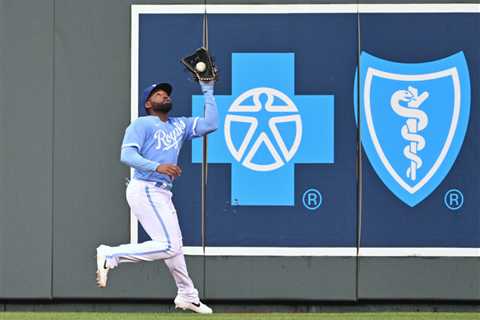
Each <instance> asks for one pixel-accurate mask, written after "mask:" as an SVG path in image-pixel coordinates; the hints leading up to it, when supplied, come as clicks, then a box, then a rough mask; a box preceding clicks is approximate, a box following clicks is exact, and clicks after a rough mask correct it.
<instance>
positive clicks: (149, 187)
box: [97, 81, 218, 313]
mask: <svg viewBox="0 0 480 320" xmlns="http://www.w3.org/2000/svg"><path fill="white" fill-rule="evenodd" d="M213 84H214V82H213V81H210V82H204V81H200V86H201V89H202V92H203V95H204V99H205V114H204V117H203V118H201V117H195V118H192V117H190V118H187V117H169V115H168V113H169V112H170V110H171V108H172V100H171V98H170V95H171V93H172V86H171V85H170V84H168V83H160V84H152V85H150V86H149V87H147V88H146V89H145V90H144V91H143V95H142V104H143V105H144V106H145V109H146V110H147V113H148V114H149V115H148V116H145V117H140V118H138V119H136V120H135V121H133V122H132V123H131V124H130V125H129V126H128V128H127V129H126V131H125V136H124V138H123V143H122V150H121V161H122V162H123V163H125V164H126V165H128V166H130V167H132V168H134V175H133V178H132V180H131V181H130V183H129V184H128V187H127V191H126V195H127V202H128V204H129V206H130V208H131V210H132V212H133V214H135V216H136V217H137V219H138V221H139V222H140V223H141V224H142V226H143V228H144V229H145V231H146V232H147V234H148V235H149V236H150V238H151V239H152V240H151V241H146V242H143V243H138V244H123V245H120V246H116V247H113V246H106V245H100V246H99V247H98V248H97V285H98V286H99V287H101V288H104V287H106V285H107V274H108V271H109V270H110V269H113V268H116V267H117V266H118V265H119V264H120V263H124V262H139V261H154V260H163V261H165V264H166V265H167V267H168V269H169V271H170V273H171V274H172V276H173V278H174V280H175V284H176V286H177V289H178V290H177V296H176V298H175V300H174V302H175V307H176V308H181V309H183V310H185V309H190V310H192V311H194V312H198V313H212V309H211V308H209V307H208V306H206V305H205V304H203V303H202V302H201V301H200V300H199V298H198V291H197V289H195V287H194V285H193V282H192V280H191V279H190V277H189V275H188V272H187V266H186V264H185V257H184V255H183V251H182V246H183V244H182V232H181V230H180V226H179V224H178V218H177V212H176V210H175V207H174V205H173V203H172V192H171V189H172V184H173V182H174V180H175V178H177V177H179V176H180V175H181V173H182V170H181V168H180V167H179V166H178V165H177V160H178V154H179V152H180V149H181V147H182V145H183V143H184V142H185V141H187V140H190V139H192V138H195V137H200V136H203V135H206V134H208V133H210V132H213V131H215V130H216V129H217V126H218V112H217V106H216V103H215V99H214V97H213Z"/></svg>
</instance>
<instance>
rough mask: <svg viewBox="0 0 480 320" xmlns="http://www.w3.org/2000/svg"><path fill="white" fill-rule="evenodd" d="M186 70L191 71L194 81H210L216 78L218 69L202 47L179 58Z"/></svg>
mask: <svg viewBox="0 0 480 320" xmlns="http://www.w3.org/2000/svg"><path fill="white" fill-rule="evenodd" d="M181 62H182V63H183V65H184V66H185V67H187V69H188V71H190V72H192V74H193V78H194V79H195V80H196V81H199V80H200V81H212V80H216V79H217V74H218V69H217V67H216V66H215V64H214V63H213V59H212V57H211V56H210V55H209V54H208V51H207V49H205V48H204V47H201V48H198V49H197V50H195V52H194V53H193V54H192V55H190V56H188V57H185V58H183V59H182V60H181Z"/></svg>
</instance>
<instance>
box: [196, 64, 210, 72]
mask: <svg viewBox="0 0 480 320" xmlns="http://www.w3.org/2000/svg"><path fill="white" fill-rule="evenodd" d="M195 69H196V70H197V71H198V72H203V71H205V69H207V65H206V64H205V62H202V61H200V62H198V63H197V64H196V65H195Z"/></svg>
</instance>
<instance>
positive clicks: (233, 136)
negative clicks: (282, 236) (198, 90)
mask: <svg viewBox="0 0 480 320" xmlns="http://www.w3.org/2000/svg"><path fill="white" fill-rule="evenodd" d="M294 59H295V55H294V54H293V53H233V54H232V94H231V95H229V96H220V95H217V96H215V100H216V102H217V106H218V110H219V116H220V117H219V119H220V120H219V129H218V130H217V131H216V132H214V133H213V134H211V135H210V136H209V140H208V141H209V144H208V147H209V151H208V161H209V163H219V164H220V163H229V164H231V175H232V186H231V203H232V205H239V206H263V205H268V206H294V205H295V179H294V177H295V170H294V165H295V164H309V163H333V161H334V158H333V154H334V153H333V120H334V99H333V96H320V95H315V96H314V95H304V96H297V95H295V73H294V65H295V64H294V62H295V61H294ZM312 81H315V79H312ZM192 114H193V116H201V115H202V114H203V97H202V96H193V98H192ZM201 161H202V140H201V139H195V140H194V141H193V143H192V162H193V163H201Z"/></svg>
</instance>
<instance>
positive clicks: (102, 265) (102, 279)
mask: <svg viewBox="0 0 480 320" xmlns="http://www.w3.org/2000/svg"><path fill="white" fill-rule="evenodd" d="M103 247H105V246H104V245H101V246H99V247H98V248H97V286H98V287H99V288H105V287H106V286H107V274H108V270H109V268H107V266H106V263H107V258H106V257H105V255H104V254H103V253H102V248H103Z"/></svg>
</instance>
